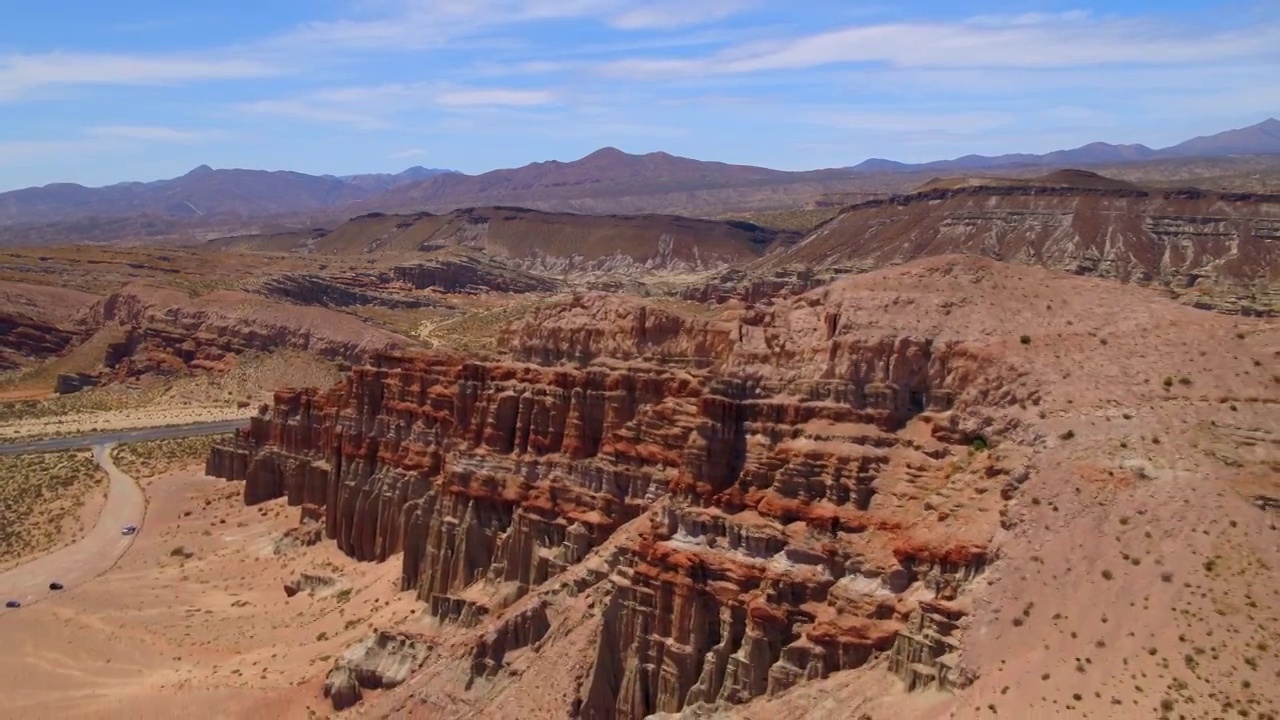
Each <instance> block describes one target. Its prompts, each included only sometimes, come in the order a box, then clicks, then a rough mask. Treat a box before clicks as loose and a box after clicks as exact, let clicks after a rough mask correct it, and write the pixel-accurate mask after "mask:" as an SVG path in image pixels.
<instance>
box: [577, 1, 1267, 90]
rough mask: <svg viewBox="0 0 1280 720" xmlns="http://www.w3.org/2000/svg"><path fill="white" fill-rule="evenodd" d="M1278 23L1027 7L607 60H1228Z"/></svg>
mask: <svg viewBox="0 0 1280 720" xmlns="http://www.w3.org/2000/svg"><path fill="white" fill-rule="evenodd" d="M1277 43H1280V23H1273V24H1271V25H1269V26H1268V25H1263V26H1255V27H1252V28H1249V29H1247V30H1235V31H1220V32H1204V31H1202V30H1200V29H1196V28H1174V27H1170V26H1164V25H1161V24H1159V23H1155V22H1151V21H1150V20H1145V21H1136V20H1103V21H1097V20H1092V19H1090V18H1089V17H1088V16H1084V15H1073V16H1066V17H1063V16H1058V17H1057V19H1055V20H1052V21H1051V20H1050V19H1049V17H1048V16H1023V17H1021V18H1014V19H1013V21H1012V22H1009V21H1006V22H1001V23H996V22H992V19H991V18H987V19H986V20H984V21H982V22H973V23H967V22H959V23H949V24H948V23H893V24H877V25H859V26H853V27H846V28H843V29H839V30H833V31H829V32H823V33H818V34H814V35H806V36H802V37H798V38H794V39H791V40H784V41H767V42H758V43H752V44H749V45H746V46H743V47H737V48H731V49H729V50H725V51H722V52H720V53H717V54H714V55H709V56H704V57H700V58H657V59H654V58H638V59H627V60H619V61H615V62H612V63H606V64H604V65H603V67H602V68H601V69H602V71H603V72H604V73H605V74H607V75H609V76H614V77H627V78H635V79H644V78H650V79H657V78H665V77H673V76H683V75H690V74H745V73H762V72H770V71H782V70H803V69H809V68H817V67H823V66H830V65H841V64H872V65H879V66H888V67H899V68H912V67H918V68H928V67H939V68H1063V67H1086V66H1098V65H1107V64H1116V63H1132V64H1138V65H1158V64H1173V63H1197V62H1207V61H1227V60H1231V59H1235V58H1244V57H1250V56H1256V55H1258V54H1260V53H1274V52H1275V48H1276V47H1277Z"/></svg>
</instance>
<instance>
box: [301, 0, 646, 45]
mask: <svg viewBox="0 0 1280 720" xmlns="http://www.w3.org/2000/svg"><path fill="white" fill-rule="evenodd" d="M621 4H622V2H621V0H396V1H395V2H389V3H375V5H376V6H377V7H379V8H383V7H385V8H386V11H385V12H383V13H382V14H380V15H374V16H371V17H368V18H366V19H342V20H334V21H323V22H311V23H306V24H304V25H302V26H300V27H298V28H297V29H295V30H294V31H292V32H290V33H288V34H286V35H285V36H283V37H281V38H279V42H281V43H285V44H295V45H297V44H301V45H310V46H314V45H315V44H324V45H325V46H328V47H331V48H342V49H353V48H363V49H370V48H373V49H381V50H410V49H421V48H429V47H439V46H444V45H447V44H448V43H450V42H452V41H454V40H457V39H459V38H462V37H466V36H469V35H472V34H474V33H477V32H479V31H482V30H485V29H488V28H493V27H500V26H504V25H508V26H509V25H516V24H520V23H527V22H532V21H544V20H557V19H565V18H577V17H590V16H600V15H602V14H604V13H607V12H610V11H613V10H616V9H617V8H618V7H619V6H620V5H621Z"/></svg>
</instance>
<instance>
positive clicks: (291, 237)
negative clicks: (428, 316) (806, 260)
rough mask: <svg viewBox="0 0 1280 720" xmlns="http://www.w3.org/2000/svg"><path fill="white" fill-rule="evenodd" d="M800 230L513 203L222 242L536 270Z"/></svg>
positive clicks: (710, 261)
mask: <svg viewBox="0 0 1280 720" xmlns="http://www.w3.org/2000/svg"><path fill="white" fill-rule="evenodd" d="M796 237H798V235H796V234H794V233H789V232H783V231H777V230H772V229H768V228H763V227H760V226H757V225H754V224H752V223H748V222H734V221H715V220H699V219H693V218H683V217H676V216H672V215H613V216H593V215H576V214H570V213H548V212H540V211H537V210H528V209H524V208H512V207H490V208H467V209H463V210H456V211H454V212H451V213H447V214H445V215H432V214H430V213H417V214H414V215H385V214H382V213H370V214H367V215H362V216H360V217H357V218H353V219H351V220H350V221H348V222H346V223H343V224H342V225H340V226H338V227H337V228H335V229H334V230H332V231H330V232H327V233H320V232H315V233H310V232H308V233H286V234H279V235H271V236H253V237H235V238H224V239H222V240H218V241H215V242H214V243H213V245H214V246H215V247H221V248H240V249H256V250H273V251H288V250H295V251H297V250H301V251H308V252H317V253H324V254H332V255H357V254H368V253H379V254H385V253H409V252H416V251H431V250H440V249H444V248H451V247H464V248H473V249H476V250H481V251H483V252H485V253H486V254H488V255H491V256H494V257H499V258H505V259H507V260H509V261H512V262H514V263H515V264H517V265H519V266H521V267H524V268H526V269H532V270H544V271H556V270H565V269H570V268H579V269H619V270H624V269H628V268H638V269H655V270H657V269H662V270H680V269H695V270H696V269H709V268H718V267H724V266H727V265H732V264H737V263H743V262H749V261H752V260H755V259H756V258H759V257H760V256H762V255H763V254H764V253H765V252H766V251H767V250H768V249H769V248H770V247H771V246H773V245H774V244H775V243H778V242H779V241H782V242H789V241H792V240H794V239H795V238H796Z"/></svg>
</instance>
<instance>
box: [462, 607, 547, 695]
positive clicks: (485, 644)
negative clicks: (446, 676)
mask: <svg viewBox="0 0 1280 720" xmlns="http://www.w3.org/2000/svg"><path fill="white" fill-rule="evenodd" d="M550 629H551V622H550V620H548V619H547V604H546V602H545V601H544V600H541V599H538V601H537V602H534V603H532V604H531V605H529V606H528V607H525V608H522V609H519V610H518V611H514V612H512V613H510V614H509V616H508V617H507V618H506V619H505V620H504V621H503V622H502V623H501V624H500V625H499V626H498V627H496V628H494V629H493V630H490V631H489V632H488V633H486V634H485V635H483V636H482V637H481V638H480V639H479V640H478V641H477V642H476V645H475V651H474V652H473V653H472V656H471V677H472V678H473V679H474V678H481V677H485V678H487V677H493V676H494V675H497V674H498V672H500V671H501V670H502V667H503V662H504V660H505V658H506V654H507V653H509V652H512V651H514V650H520V649H522V648H526V647H529V646H531V645H534V644H535V643H537V642H538V641H540V640H542V638H543V637H545V636H546V634H547V631H548V630H550Z"/></svg>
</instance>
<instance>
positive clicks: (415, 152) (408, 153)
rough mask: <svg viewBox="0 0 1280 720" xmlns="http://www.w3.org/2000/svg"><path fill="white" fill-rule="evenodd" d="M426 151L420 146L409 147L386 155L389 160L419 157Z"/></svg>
mask: <svg viewBox="0 0 1280 720" xmlns="http://www.w3.org/2000/svg"><path fill="white" fill-rule="evenodd" d="M426 154H427V151H426V150H423V149H422V148H409V149H407V150H399V151H396V152H393V153H390V154H388V155H387V158H389V159H391V160H407V159H409V158H415V157H420V156H422V155H426Z"/></svg>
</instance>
